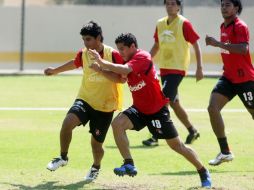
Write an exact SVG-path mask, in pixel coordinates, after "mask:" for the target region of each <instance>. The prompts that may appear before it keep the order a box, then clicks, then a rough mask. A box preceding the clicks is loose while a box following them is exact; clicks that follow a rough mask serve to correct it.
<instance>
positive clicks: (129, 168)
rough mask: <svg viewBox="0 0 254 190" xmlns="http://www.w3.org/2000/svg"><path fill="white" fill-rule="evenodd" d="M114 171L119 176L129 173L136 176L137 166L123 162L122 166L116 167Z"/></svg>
mask: <svg viewBox="0 0 254 190" xmlns="http://www.w3.org/2000/svg"><path fill="white" fill-rule="evenodd" d="M114 173H115V174H116V175H118V176H124V175H128V176H131V177H134V176H135V175H137V173H138V171H137V168H136V167H135V166H133V165H131V164H123V165H122V166H121V167H120V168H115V169H114Z"/></svg>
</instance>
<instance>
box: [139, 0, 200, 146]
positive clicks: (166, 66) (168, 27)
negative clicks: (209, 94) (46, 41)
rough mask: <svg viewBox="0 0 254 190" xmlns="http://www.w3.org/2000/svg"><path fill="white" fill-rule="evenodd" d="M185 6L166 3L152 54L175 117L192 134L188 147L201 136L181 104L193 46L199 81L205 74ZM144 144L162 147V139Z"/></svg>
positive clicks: (172, 0) (174, 1) (177, 0)
mask: <svg viewBox="0 0 254 190" xmlns="http://www.w3.org/2000/svg"><path fill="white" fill-rule="evenodd" d="M181 3H182V1H181V0H164V5H165V8H166V11H167V16H165V17H163V18H161V19H159V20H158V21H157V25H156V30H155V34H154V45H153V47H152V49H151V50H150V53H151V56H152V58H154V57H155V56H157V57H158V66H159V68H160V76H161V83H162V86H163V88H162V91H163V93H164V94H165V96H166V97H168V98H169V99H170V103H169V105H170V107H171V108H172V109H173V111H174V112H175V115H176V116H177V118H178V119H179V120H180V121H181V123H182V124H183V125H184V126H185V127H186V129H187V130H188V132H189V134H188V136H187V138H186V140H185V144H191V143H192V142H193V141H195V140H196V139H197V138H198V137H199V136H200V135H199V133H198V131H197V129H196V128H195V127H194V126H193V124H192V123H191V121H190V119H189V117H188V114H187V112H186V111H185V110H184V108H183V106H182V105H181V103H180V98H179V93H178V87H179V86H180V84H181V82H182V80H183V78H184V77H185V75H186V74H187V70H188V67H189V64H190V45H191V46H192V47H193V50H194V52H195V56H196V61H197V67H196V81H199V80H201V79H202V78H203V71H202V59H201V50H200V46H199V43H198V40H199V36H198V34H197V32H196V31H195V30H194V28H193V26H192V24H191V22H190V21H189V20H188V19H186V18H185V17H183V16H182V15H180V14H179V11H180V9H181ZM142 143H143V144H144V145H146V146H155V145H158V139H156V138H155V137H152V138H149V139H147V140H144V141H142Z"/></svg>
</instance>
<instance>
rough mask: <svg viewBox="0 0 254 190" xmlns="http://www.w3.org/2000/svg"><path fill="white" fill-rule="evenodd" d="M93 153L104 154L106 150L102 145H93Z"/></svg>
mask: <svg viewBox="0 0 254 190" xmlns="http://www.w3.org/2000/svg"><path fill="white" fill-rule="evenodd" d="M92 151H93V153H95V154H104V150H103V147H102V145H101V144H98V143H97V144H96V143H95V144H92Z"/></svg>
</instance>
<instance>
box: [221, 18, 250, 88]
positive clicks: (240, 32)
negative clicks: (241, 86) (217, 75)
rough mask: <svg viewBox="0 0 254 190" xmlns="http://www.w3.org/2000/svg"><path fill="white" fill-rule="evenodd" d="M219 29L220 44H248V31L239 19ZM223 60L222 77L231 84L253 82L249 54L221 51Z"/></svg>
mask: <svg viewBox="0 0 254 190" xmlns="http://www.w3.org/2000/svg"><path fill="white" fill-rule="evenodd" d="M220 29H221V42H223V43H229V44H241V43H247V44H249V40H250V39H249V29H248V26H247V25H246V24H245V23H244V22H243V21H242V20H240V19H239V18H237V17H236V18H235V20H234V21H233V22H232V23H231V24H229V25H228V26H225V25H224V23H223V24H222V25H221V27H220ZM221 57H222V60H223V64H224V66H223V70H224V72H223V76H225V77H226V78H227V79H228V80H230V81H231V82H232V83H242V82H247V81H254V68H253V65H252V63H251V57H250V52H249V49H248V52H247V53H246V54H239V53H232V52H229V51H227V50H225V49H222V50H221Z"/></svg>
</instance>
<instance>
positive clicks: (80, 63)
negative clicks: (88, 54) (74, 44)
mask: <svg viewBox="0 0 254 190" xmlns="http://www.w3.org/2000/svg"><path fill="white" fill-rule="evenodd" d="M74 65H75V66H76V67H77V68H78V67H83V61H82V50H79V52H78V53H77V55H76V57H75V59H74Z"/></svg>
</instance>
